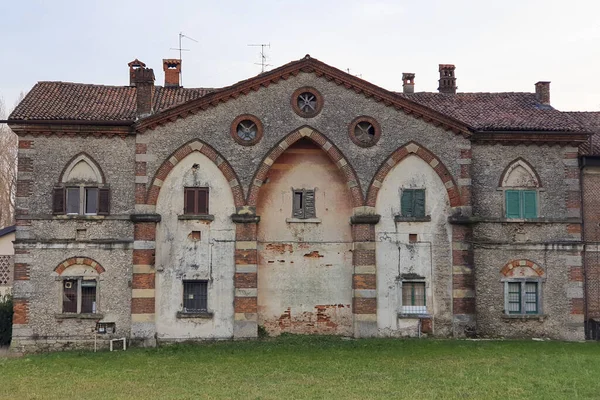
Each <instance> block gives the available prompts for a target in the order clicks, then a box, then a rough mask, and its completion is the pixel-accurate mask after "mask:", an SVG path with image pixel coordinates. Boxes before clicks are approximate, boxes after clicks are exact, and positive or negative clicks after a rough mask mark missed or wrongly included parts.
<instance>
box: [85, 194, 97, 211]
mask: <svg viewBox="0 0 600 400" xmlns="http://www.w3.org/2000/svg"><path fill="white" fill-rule="evenodd" d="M85 213H86V214H92V215H95V214H97V213H98V188H85Z"/></svg>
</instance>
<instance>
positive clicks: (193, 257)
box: [156, 152, 235, 340]
mask: <svg viewBox="0 0 600 400" xmlns="http://www.w3.org/2000/svg"><path fill="white" fill-rule="evenodd" d="M194 164H197V165H198V167H197V168H192V167H193V166H194ZM186 186H201V187H205V186H207V187H209V193H210V196H209V213H210V214H212V215H214V221H212V222H210V221H198V220H179V219H178V218H177V217H178V215H181V214H183V202H184V189H183V188H184V187H186ZM156 210H157V212H158V213H159V214H161V216H162V220H161V222H160V223H159V224H158V225H157V236H156V246H157V248H156V270H157V273H156V314H157V315H156V331H157V335H158V339H165V340H185V339H193V338H219V339H221V338H231V337H232V335H233V290H234V289H233V275H234V268H235V267H234V249H235V242H234V241H235V226H234V223H233V222H232V221H231V217H230V216H231V214H233V213H235V206H234V202H233V195H232V193H231V189H230V186H229V183H228V182H227V180H226V179H225V177H224V176H223V174H222V173H221V171H220V170H219V169H218V168H217V166H216V165H215V164H214V163H213V162H212V161H210V160H209V159H208V158H207V157H206V156H204V155H203V154H200V153H198V152H194V153H192V154H190V155H188V156H187V157H186V158H184V159H183V160H181V161H180V162H179V163H178V164H177V165H176V166H175V168H173V170H172V171H171V173H170V174H169V176H168V177H167V179H166V180H165V181H164V182H163V185H162V189H161V191H160V195H159V197H158V202H157V205H156ZM192 231H199V232H200V236H201V238H200V240H198V241H195V240H193V239H192V238H191V237H190V234H191V232H192ZM196 279H198V280H208V281H209V283H208V311H209V312H212V313H213V315H212V318H182V319H179V318H177V317H176V314H177V312H178V311H182V309H183V284H182V281H183V280H196Z"/></svg>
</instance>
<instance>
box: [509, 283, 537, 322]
mask: <svg viewBox="0 0 600 400" xmlns="http://www.w3.org/2000/svg"><path fill="white" fill-rule="evenodd" d="M505 293H506V305H505V306H506V310H507V312H508V314H538V313H539V312H540V283H539V282H537V281H531V280H521V281H516V282H507V283H506V292H505Z"/></svg>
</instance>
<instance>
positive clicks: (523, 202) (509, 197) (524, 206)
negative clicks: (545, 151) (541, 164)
mask: <svg viewBox="0 0 600 400" xmlns="http://www.w3.org/2000/svg"><path fill="white" fill-rule="evenodd" d="M500 187H501V189H502V191H503V192H504V214H505V216H506V218H510V219H527V218H537V217H538V215H539V189H540V187H541V182H540V179H539V177H538V175H537V173H536V172H535V170H534V169H533V167H532V166H531V165H530V164H529V163H528V162H527V161H525V160H524V159H522V158H517V159H516V160H514V161H513V162H512V163H510V165H509V166H508V167H507V168H506V169H505V170H504V173H503V174H502V177H501V178H500Z"/></svg>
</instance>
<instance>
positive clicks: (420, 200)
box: [413, 189, 425, 217]
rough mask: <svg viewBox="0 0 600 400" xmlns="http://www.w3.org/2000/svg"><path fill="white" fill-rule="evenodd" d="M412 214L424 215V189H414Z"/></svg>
mask: <svg viewBox="0 0 600 400" xmlns="http://www.w3.org/2000/svg"><path fill="white" fill-rule="evenodd" d="M414 202H415V203H414V204H415V205H414V208H413V210H414V216H415V217H424V216H425V189H417V190H415V191H414Z"/></svg>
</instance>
